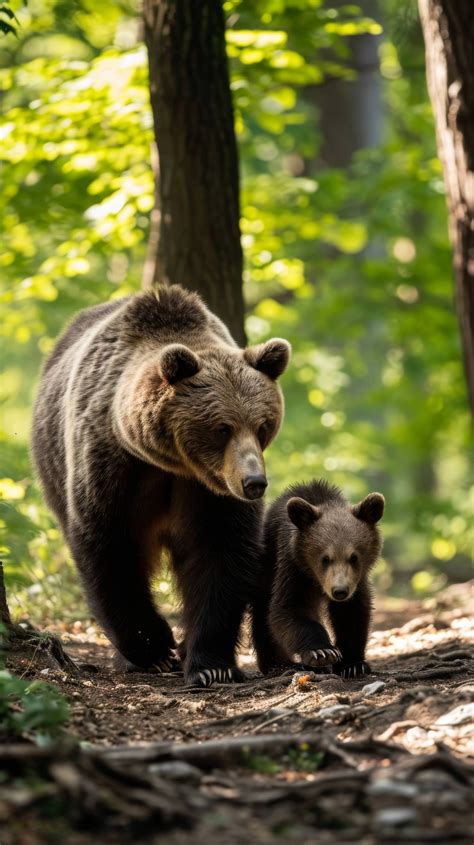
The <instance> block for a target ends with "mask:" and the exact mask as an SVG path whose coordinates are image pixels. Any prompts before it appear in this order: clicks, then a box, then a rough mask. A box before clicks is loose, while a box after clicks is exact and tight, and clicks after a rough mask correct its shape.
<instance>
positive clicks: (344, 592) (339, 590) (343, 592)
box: [332, 587, 349, 601]
mask: <svg viewBox="0 0 474 845" xmlns="http://www.w3.org/2000/svg"><path fill="white" fill-rule="evenodd" d="M348 595H349V590H348V588H347V587H334V588H333V590H332V597H333V599H335V600H336V601H344V599H347V597H348Z"/></svg>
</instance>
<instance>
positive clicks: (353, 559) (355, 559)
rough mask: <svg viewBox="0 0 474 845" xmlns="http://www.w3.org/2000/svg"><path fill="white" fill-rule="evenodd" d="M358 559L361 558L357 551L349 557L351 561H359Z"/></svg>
mask: <svg viewBox="0 0 474 845" xmlns="http://www.w3.org/2000/svg"><path fill="white" fill-rule="evenodd" d="M358 560H359V555H357V554H356V553H355V552H352V554H351V556H350V558H349V563H357V562H358Z"/></svg>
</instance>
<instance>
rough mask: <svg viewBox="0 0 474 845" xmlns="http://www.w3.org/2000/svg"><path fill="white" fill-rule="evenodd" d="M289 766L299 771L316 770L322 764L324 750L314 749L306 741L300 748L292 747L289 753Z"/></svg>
mask: <svg viewBox="0 0 474 845" xmlns="http://www.w3.org/2000/svg"><path fill="white" fill-rule="evenodd" d="M286 759H287V760H288V765H289V768H291V769H295V770H296V771H297V772H315V771H316V770H317V769H319V767H320V766H321V763H322V762H323V759H324V752H322V751H312V750H311V748H309V747H306V745H305V744H304V743H302V744H301V746H300V747H299V748H291V749H290V750H289V752H288V754H287V757H286Z"/></svg>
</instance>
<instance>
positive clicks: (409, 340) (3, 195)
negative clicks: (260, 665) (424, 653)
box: [0, 0, 469, 613]
mask: <svg viewBox="0 0 474 845" xmlns="http://www.w3.org/2000/svg"><path fill="white" fill-rule="evenodd" d="M225 10H226V14H227V17H228V32H227V49H228V54H229V58H230V64H231V85H232V92H233V98H234V105H235V113H236V130H237V135H238V140H239V148H240V155H241V170H242V203H241V207H242V220H241V228H242V239H243V245H244V249H245V256H246V271H245V293H246V299H247V303H248V306H249V313H248V318H247V332H248V336H249V338H250V340H251V341H252V342H259V341H261V340H263V339H265V338H267V337H269V336H271V335H282V336H285V337H288V338H289V340H290V341H291V342H292V344H293V349H294V356H293V363H292V366H291V368H290V370H289V371H288V373H287V374H286V375H285V377H284V382H283V386H284V390H285V396H286V409H287V410H286V419H285V423H284V426H283V429H282V431H281V433H280V435H279V437H278V439H277V441H276V443H275V444H274V445H273V446H272V447H271V449H270V451H269V455H268V468H269V476H270V482H271V487H270V492H271V495H276V494H277V493H278V492H280V491H281V490H282V489H283V487H284V486H285V485H286V484H288V483H290V482H294V481H297V480H305V479H309V478H311V477H312V476H323V477H326V478H329V479H331V480H332V481H334V482H335V483H338V484H340V485H341V486H343V487H344V489H345V490H346V491H347V493H348V494H349V495H350V496H352V497H353V498H354V499H357V498H358V497H361V496H363V495H364V494H365V493H366V492H368V491H369V489H377V488H378V489H381V490H382V491H383V492H384V493H385V495H386V498H387V505H388V507H387V514H386V518H385V519H384V524H385V535H386V546H385V559H384V560H383V561H382V563H381V565H380V568H379V571H378V576H379V585H380V586H382V587H389V586H390V584H391V581H392V579H393V577H394V575H395V576H396V582H397V584H398V585H400V584H403V582H406V581H407V580H408V579H409V578H411V577H412V575H415V581H414V582H413V588H414V589H416V590H417V591H420V592H424V591H426V590H430V589H433V587H434V586H437V585H439V584H441V583H442V582H443V579H446V578H457V577H464V576H465V575H466V573H467V571H468V570H467V565H468V560H469V537H468V530H467V526H468V522H469V514H468V502H469V492H468V480H469V466H468V458H467V442H468V415H467V409H466V400H465V388H464V383H463V377H462V371H461V365H460V352H459V340H458V331H457V325H456V320H455V317H454V313H453V304H452V300H453V292H452V273H451V251H450V246H449V242H448V237H447V226H446V208H445V200H444V196H443V186H442V173H441V167H440V164H439V161H438V159H437V158H436V150H435V136H434V127H433V122H432V118H431V112H430V108H429V105H428V102H427V95H426V90H425V83H424V68H423V45H422V40H421V34H420V32H419V28H418V26H417V22H416V19H415V18H414V17H410V18H409V19H405V17H403V16H402V13H401V12H400V10H399V7H398V5H397V4H396V3H395V0H391V2H390V3H388V4H384V14H386V17H387V27H386V31H385V32H384V34H383V37H382V40H381V45H380V57H381V80H382V86H383V87H382V97H383V108H384V112H385V129H384V139H383V141H382V143H381V144H380V145H379V146H378V147H375V148H372V149H370V150H365V151H360V152H359V153H357V154H356V155H355V156H354V159H353V161H352V163H351V165H350V167H348V168H347V169H346V170H335V169H320V168H319V167H318V165H317V161H318V158H317V156H318V149H319V145H320V140H321V135H322V134H323V133H324V131H325V127H324V126H320V125H318V118H317V103H316V102H315V97H314V96H313V95H314V91H315V90H316V88H317V86H318V85H319V84H325V81H326V80H327V77H328V76H339V77H343V78H345V79H346V80H347V84H348V85H350V84H351V79H353V78H354V71H353V69H352V68H351V65H350V61H349V58H350V44H351V39H352V38H353V37H354V36H355V35H358V34H360V33H364V32H365V33H372V34H378V33H379V32H380V31H381V27H380V25H379V24H378V23H376V22H374V21H371V20H368V19H366V18H364V17H363V16H362V15H361V14H360V13H359V11H358V10H357V8H356V7H354V6H346V7H341V8H338V9H334V8H332V7H331V4H330V2H326V0H324V2H323V0H290V1H289V2H283V0H257V2H255V3H252V4H248V3H244V2H243V0H228V2H226V3H225ZM20 18H21V21H20V22H21V27H20V30H19V32H18V35H19V37H18V38H14V37H13V36H11V35H9V36H7V37H6V38H4V39H2V41H1V43H0V88H1V89H2V92H3V99H2V109H3V116H2V119H1V122H0V141H1V147H0V166H1V167H2V191H1V192H0V215H1V217H2V219H3V221H4V231H3V234H2V244H1V248H0V266H1V276H0V309H1V319H0V336H1V343H2V349H3V350H4V352H3V361H2V363H3V367H4V374H3V377H2V380H1V386H0V402H1V405H0V407H1V425H0V450H1V453H0V464H1V466H2V473H1V474H2V479H1V481H0V498H1V499H2V501H1V502H0V506H1V509H2V510H1V513H0V519H1V522H0V529H3V534H4V537H3V539H2V541H1V545H2V546H3V551H2V554H3V556H4V558H5V561H6V570H7V574H8V579H9V583H10V584H12V583H13V584H15V586H16V587H21V586H23V587H29V585H31V584H33V588H34V589H35V590H41V591H44V590H45V591H46V592H47V591H48V589H51V592H52V593H55V591H56V586H57V583H58V581H56V580H54V579H62V578H63V575H62V573H63V572H64V566H65V562H66V561H67V553H66V551H65V549H64V545H63V543H62V541H61V538H60V536H59V534H58V531H57V528H56V526H55V525H54V522H53V521H52V518H51V516H50V515H49V513H48V511H47V509H46V508H45V506H44V503H43V501H42V498H41V494H40V491H39V490H38V487H37V485H36V484H35V482H34V480H33V473H32V470H31V466H30V462H29V459H28V451H27V443H28V436H29V420H30V413H31V405H32V400H33V393H34V385H35V383H36V381H37V377H38V372H39V368H40V361H41V359H42V358H43V356H44V355H45V354H47V352H48V351H49V350H50V349H51V346H52V344H53V342H54V338H55V337H56V336H57V334H58V333H59V331H60V330H61V328H62V326H63V325H64V323H65V322H66V321H67V320H68V319H69V318H70V317H71V316H72V315H73V314H74V313H75V312H76V311H77V310H78V309H80V308H82V307H85V306H88V305H92V304H94V303H97V302H99V301H102V300H104V299H107V298H110V297H117V296H122V295H123V294H125V293H128V292H130V291H133V290H137V289H138V288H139V285H140V276H141V268H142V265H143V261H144V257H145V250H146V243H147V237H148V227H149V215H150V210H151V208H152V205H153V177H152V172H151V167H150V149H151V145H152V121H151V114H150V108H149V101H148V90H147V67H146V56H145V50H144V47H143V46H142V45H140V44H139V43H138V40H137V32H138V19H137V12H136V10H135V8H134V7H132V6H127V5H126V4H125V3H122V4H120V3H113V4H112V3H108V2H105V3H103V4H100V7H97V6H93V5H92V4H91V3H90V2H89V0H75V2H74V3H72V2H68V0H64V1H63V2H55V0H31V2H30V3H29V4H28V6H27V7H26V8H25V9H23V8H22V10H21V15H20ZM2 68H3V69H2ZM315 86H316V87H315ZM316 99H317V98H316ZM417 570H420V571H421V572H422V573H425V576H426V577H424V578H423V577H422V578H420V577H418V578H416V572H417ZM419 575H420V573H418V576H419ZM51 579H52V580H51ZM66 580H67V583H70V579H69V576H67V578H66ZM26 595H27V601H28V602H30V601H31V599H32V597H33V595H35V594H34V593H33V594H31V593H28V594H26ZM37 600H38V599H37V597H36V599H35V600H34V605H36V602H37ZM72 604H73V605H74V606H77V604H76V602H72ZM34 605H33V603H31V606H32V607H33V613H34ZM54 607H56V605H54ZM51 608H53V605H51ZM30 610H31V607H30Z"/></svg>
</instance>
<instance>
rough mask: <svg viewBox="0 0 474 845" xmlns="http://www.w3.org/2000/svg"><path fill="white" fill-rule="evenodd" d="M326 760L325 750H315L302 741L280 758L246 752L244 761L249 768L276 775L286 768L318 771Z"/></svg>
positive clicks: (295, 770)
mask: <svg viewBox="0 0 474 845" xmlns="http://www.w3.org/2000/svg"><path fill="white" fill-rule="evenodd" d="M323 760H324V752H323V751H313V750H312V749H311V748H310V747H309V746H308V744H307V743H305V742H301V743H300V744H299V746H298V747H297V748H290V750H289V751H288V753H287V754H285V755H284V756H283V757H282V758H281V759H280V760H273V759H272V758H271V757H267V756H266V755H264V754H253V753H251V752H250V751H249V750H247V751H245V752H244V755H243V763H244V766H245V767H246V768H247V769H251V770H252V771H254V772H258V773H259V774H261V775H276V774H278V773H279V772H282V771H284V770H288V769H289V770H290V771H294V772H316V771H317V770H318V769H319V768H320V766H321V764H322V762H323Z"/></svg>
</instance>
